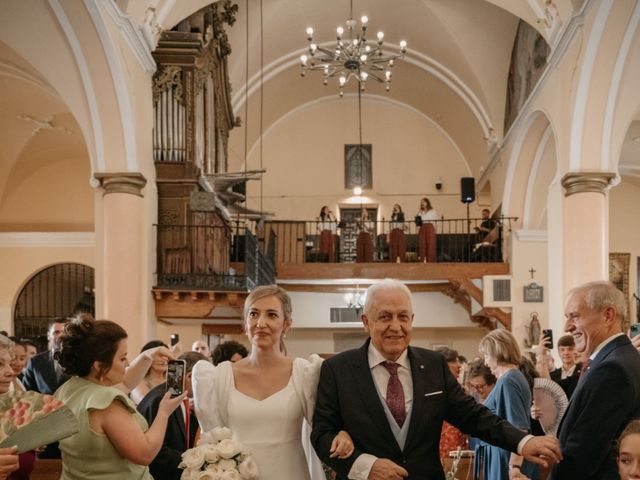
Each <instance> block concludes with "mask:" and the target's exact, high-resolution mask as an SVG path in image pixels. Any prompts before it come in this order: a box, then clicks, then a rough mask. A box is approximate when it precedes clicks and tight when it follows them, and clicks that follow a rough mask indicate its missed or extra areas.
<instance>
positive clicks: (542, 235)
mask: <svg viewBox="0 0 640 480" xmlns="http://www.w3.org/2000/svg"><path fill="white" fill-rule="evenodd" d="M514 232H515V234H516V239H517V240H519V241H520V242H547V241H548V238H547V231H546V230H528V229H524V228H522V229H518V230H514Z"/></svg>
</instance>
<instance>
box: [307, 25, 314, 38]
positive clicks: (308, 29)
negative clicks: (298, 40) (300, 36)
mask: <svg viewBox="0 0 640 480" xmlns="http://www.w3.org/2000/svg"><path fill="white" fill-rule="evenodd" d="M312 38H313V28H312V27H307V39H309V41H311V39H312Z"/></svg>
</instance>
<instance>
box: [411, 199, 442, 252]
mask: <svg viewBox="0 0 640 480" xmlns="http://www.w3.org/2000/svg"><path fill="white" fill-rule="evenodd" d="M418 217H419V218H418ZM437 220H438V212H437V211H436V209H435V208H433V207H432V206H431V202H430V201H429V199H428V198H426V197H425V198H423V199H422V200H420V210H418V214H417V215H416V223H417V224H418V225H419V226H420V230H419V231H418V258H419V260H420V261H421V262H435V261H436V221H437Z"/></svg>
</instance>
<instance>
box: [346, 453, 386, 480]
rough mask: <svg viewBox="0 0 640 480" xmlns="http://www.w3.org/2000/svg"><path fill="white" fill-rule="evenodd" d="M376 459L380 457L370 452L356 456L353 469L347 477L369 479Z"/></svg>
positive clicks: (350, 479)
mask: <svg viewBox="0 0 640 480" xmlns="http://www.w3.org/2000/svg"><path fill="white" fill-rule="evenodd" d="M376 460H378V457H374V456H373V455H370V454H368V453H363V454H362V455H360V456H359V457H358V458H356V460H355V462H353V465H351V470H349V474H348V475H347V478H348V479H349V480H367V478H369V473H370V472H371V469H372V468H373V464H374V463H376Z"/></svg>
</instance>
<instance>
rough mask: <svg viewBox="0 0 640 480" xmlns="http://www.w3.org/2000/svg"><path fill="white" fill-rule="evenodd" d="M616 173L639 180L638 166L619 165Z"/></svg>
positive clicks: (639, 168)
mask: <svg viewBox="0 0 640 480" xmlns="http://www.w3.org/2000/svg"><path fill="white" fill-rule="evenodd" d="M618 172H619V173H620V175H624V176H625V177H634V178H640V166H637V165H620V166H619V167H618Z"/></svg>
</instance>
